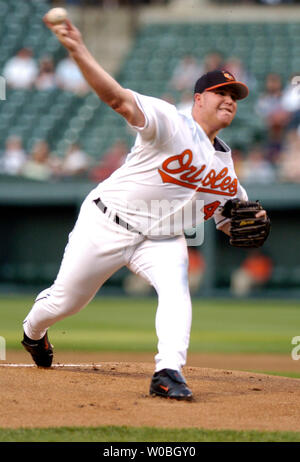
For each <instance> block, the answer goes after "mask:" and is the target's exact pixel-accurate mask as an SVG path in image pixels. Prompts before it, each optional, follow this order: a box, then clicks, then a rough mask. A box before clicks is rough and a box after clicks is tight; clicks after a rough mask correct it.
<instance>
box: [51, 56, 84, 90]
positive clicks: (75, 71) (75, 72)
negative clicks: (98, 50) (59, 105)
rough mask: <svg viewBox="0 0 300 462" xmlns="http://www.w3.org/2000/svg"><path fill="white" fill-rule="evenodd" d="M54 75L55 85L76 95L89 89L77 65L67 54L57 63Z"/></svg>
mask: <svg viewBox="0 0 300 462" xmlns="http://www.w3.org/2000/svg"><path fill="white" fill-rule="evenodd" d="M55 77H56V84H57V86H58V87H59V88H61V89H62V90H66V91H70V92H73V93H76V94H78V95H85V94H86V93H87V92H88V91H89V90H90V87H89V86H88V84H87V83H86V81H85V79H84V78H83V76H82V74H81V72H80V70H79V68H78V66H76V64H75V63H74V61H73V60H72V59H71V58H70V57H69V56H68V57H67V58H65V59H62V60H61V61H60V62H59V63H58V65H57V67H56V72H55Z"/></svg>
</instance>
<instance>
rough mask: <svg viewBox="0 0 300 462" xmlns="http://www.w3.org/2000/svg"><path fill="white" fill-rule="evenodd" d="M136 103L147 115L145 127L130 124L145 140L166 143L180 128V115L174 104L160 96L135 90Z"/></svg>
mask: <svg viewBox="0 0 300 462" xmlns="http://www.w3.org/2000/svg"><path fill="white" fill-rule="evenodd" d="M133 95H134V97H135V100H136V103H137V105H138V107H139V109H140V110H141V111H142V112H143V114H144V117H145V124H144V126H143V127H135V126H133V125H130V124H129V126H130V127H131V128H133V129H134V130H135V131H137V132H138V133H139V135H140V136H141V138H142V139H143V141H151V142H155V143H157V144H164V143H166V142H167V141H168V140H170V139H171V138H173V136H174V135H175V133H176V132H177V130H178V119H179V115H178V112H177V109H176V107H175V106H173V105H172V104H169V103H167V102H166V101H163V100H161V99H158V98H153V97H151V96H145V95H141V94H139V93H136V92H133Z"/></svg>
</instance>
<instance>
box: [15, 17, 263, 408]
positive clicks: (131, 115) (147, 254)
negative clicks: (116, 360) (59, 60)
mask: <svg viewBox="0 0 300 462" xmlns="http://www.w3.org/2000/svg"><path fill="white" fill-rule="evenodd" d="M44 21H45V24H46V25H47V26H48V27H49V28H50V29H51V30H52V32H53V33H54V34H55V35H56V36H57V38H58V40H59V41H60V42H61V43H62V45H63V46H64V47H65V48H66V49H67V50H68V52H69V54H70V56H71V57H72V59H73V60H74V61H75V62H76V64H77V65H78V67H79V69H80V70H81V72H82V74H83V76H84V77H85V79H86V81H87V82H88V84H89V85H90V86H91V88H92V89H93V90H94V91H95V92H96V94H97V95H98V96H99V98H100V99H101V100H102V101H103V102H104V103H106V104H107V105H108V106H110V107H111V108H112V109H113V110H114V111H116V112H117V113H118V114H120V115H121V116H122V117H124V119H125V121H126V122H127V123H128V125H129V126H130V127H132V128H133V129H134V130H135V131H136V134H137V136H136V141H135V144H134V146H133V147H132V149H131V151H130V153H129V154H128V156H127V159H126V161H125V163H124V164H123V165H122V166H121V167H120V168H119V169H118V170H116V171H115V172H114V173H113V174H112V175H111V176H110V177H109V178H108V179H106V180H105V181H103V182H102V183H100V184H99V185H98V186H97V187H96V188H95V189H93V190H92V191H91V192H90V193H89V195H88V196H87V197H86V199H85V200H84V202H83V204H82V206H81V209H80V213H79V216H78V219H77V221H76V224H75V226H74V229H73V231H72V232H71V234H70V236H69V240H68V244H67V246H66V249H65V252H64V256H63V259H62V263H61V267H60V269H59V272H58V275H57V277H56V279H55V281H54V283H53V285H52V286H51V287H50V288H48V289H46V290H44V291H43V292H42V293H40V294H39V295H38V296H37V298H36V300H35V303H34V305H33V307H32V309H31V311H30V312H29V314H28V316H27V317H26V319H25V321H24V324H23V325H24V339H23V341H22V344H23V346H24V347H25V349H26V350H27V351H28V352H29V353H31V355H32V358H33V360H34V361H35V363H36V364H37V365H38V366H41V367H50V366H51V364H52V358H53V348H52V345H51V344H50V342H49V340H48V335H47V331H48V329H49V327H50V326H51V325H53V324H54V323H56V322H58V321H59V320H61V319H63V318H65V317H66V316H70V315H72V314H75V313H77V312H78V311H79V310H81V309H82V308H83V307H85V306H86V305H87V304H88V303H89V301H90V300H91V299H92V298H93V297H94V296H95V294H96V293H97V292H98V290H99V289H100V288H101V286H102V285H103V284H104V282H105V281H106V280H107V279H108V278H109V277H110V276H111V275H112V274H113V273H114V272H116V271H117V270H118V269H120V268H121V267H123V266H127V267H128V268H129V269H130V270H131V271H133V272H134V273H136V274H139V275H141V276H142V277H143V278H145V279H146V280H147V281H148V282H149V284H151V285H152V286H153V287H154V288H155V290H156V292H157V295H158V307H157V313H156V323H155V326H156V333H157V337H158V352H157V354H156V356H155V371H154V375H153V377H152V380H151V385H150V394H153V395H159V396H162V397H167V398H174V399H183V400H190V399H192V392H191V390H190V389H189V388H188V386H187V384H186V381H185V379H184V377H183V375H182V372H181V371H182V367H183V366H184V365H185V364H186V357H187V350H188V346H189V338H190V329H191V318H192V315H191V313H192V309H191V298H190V293H189V286H188V273H187V270H188V255H187V243H186V239H185V234H184V229H185V223H183V222H180V220H175V221H176V226H173V227H172V226H170V227H169V228H167V227H166V226H163V227H162V229H163V232H162V233H160V232H159V231H160V229H161V227H160V226H159V225H160V224H161V223H162V222H163V221H164V219H165V218H166V215H167V216H168V218H174V217H178V213H179V212H180V211H182V210H184V209H185V208H186V207H190V208H192V209H193V208H194V209H197V207H199V204H201V220H204V221H205V220H209V219H212V218H213V219H214V220H215V223H216V227H217V228H218V229H219V230H221V231H223V232H225V233H226V234H227V235H228V236H229V239H230V243H231V244H232V245H235V246H240V247H259V246H261V245H262V244H263V243H264V241H265V239H266V238H267V236H268V233H269V228H270V220H269V219H268V217H267V213H266V211H265V210H263V207H262V206H261V205H260V203H259V202H250V201H248V197H247V194H246V192H245V190H244V189H243V187H242V186H241V185H240V183H239V180H238V179H237V177H236V173H235V170H234V166H233V162H232V159H231V151H230V148H229V147H228V146H227V145H226V144H225V143H224V142H223V141H222V140H221V139H220V138H219V137H218V136H217V135H218V132H219V131H220V130H221V129H223V128H225V127H227V126H228V125H230V123H231V122H232V120H233V118H234V116H235V114H236V110H237V101H238V100H242V99H243V98H246V97H247V95H248V88H247V86H246V85H245V84H243V83H242V82H238V81H236V79H235V77H234V76H233V75H232V74H230V73H229V72H227V71H225V70H224V71H219V70H217V71H212V72H209V73H207V74H205V75H203V76H201V77H200V78H199V79H198V80H197V82H196V83H195V91H194V104H193V107H192V111H191V114H190V115H184V114H183V113H180V112H178V111H177V109H176V107H175V106H173V105H171V104H169V103H167V102H165V101H163V100H160V99H156V98H153V97H150V96H145V95H141V94H138V93H136V92H134V91H132V90H129V89H126V88H123V87H122V86H121V85H120V84H119V83H118V82H117V81H116V80H115V79H114V78H112V77H111V76H110V75H109V74H108V73H107V72H105V70H104V69H103V68H102V67H101V66H100V65H99V64H98V63H97V62H96V60H95V59H94V58H93V56H92V55H91V54H90V52H89V51H88V49H87V48H86V46H85V44H84V42H83V40H82V37H81V34H80V32H79V30H78V29H77V28H76V27H75V26H74V25H73V24H72V23H71V22H70V21H69V20H68V19H66V20H65V21H64V22H63V23H62V24H59V25H53V24H52V23H50V22H49V21H48V20H47V15H46V16H45V17H44ZM157 201H158V202H160V201H166V202H167V203H168V204H172V206H170V207H169V208H168V211H167V212H166V213H165V215H164V216H161V214H160V213H158V211H157V207H153V203H154V202H155V203H156V202H157ZM174 204H175V205H174ZM193 216H194V217H199V216H200V215H199V214H197V213H195V214H194V215H193ZM197 219H198V220H199V218H197ZM197 219H196V221H197ZM178 223H179V225H178ZM190 224H191V223H190ZM192 224H193V225H196V224H197V223H194V222H193V223H192Z"/></svg>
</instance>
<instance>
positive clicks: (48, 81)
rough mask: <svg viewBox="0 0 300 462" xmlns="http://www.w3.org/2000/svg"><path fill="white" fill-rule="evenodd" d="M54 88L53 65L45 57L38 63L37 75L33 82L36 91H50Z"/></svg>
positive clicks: (51, 60)
mask: <svg viewBox="0 0 300 462" xmlns="http://www.w3.org/2000/svg"><path fill="white" fill-rule="evenodd" d="M55 87H56V82H55V71H54V63H53V59H52V58H51V57H48V56H45V57H44V58H42V59H41V61H40V67H39V73H38V76H37V78H36V80H35V88H36V89H37V90H52V89H53V88H55Z"/></svg>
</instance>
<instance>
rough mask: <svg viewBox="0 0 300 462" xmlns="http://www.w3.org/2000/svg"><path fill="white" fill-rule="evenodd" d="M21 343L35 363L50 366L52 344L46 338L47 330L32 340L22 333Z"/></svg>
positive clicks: (40, 365)
mask: <svg viewBox="0 0 300 462" xmlns="http://www.w3.org/2000/svg"><path fill="white" fill-rule="evenodd" d="M21 343H22V345H23V347H24V348H25V350H27V351H28V352H29V353H30V354H31V356H32V359H33V361H34V362H35V364H36V365H37V366H39V367H50V366H51V364H52V359H53V346H52V345H51V343H50V342H49V340H48V335H47V332H46V334H45V335H44V337H43V338H41V339H40V340H32V339H30V338H29V337H27V335H26V334H25V333H24V339H23V340H22V342H21Z"/></svg>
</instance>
